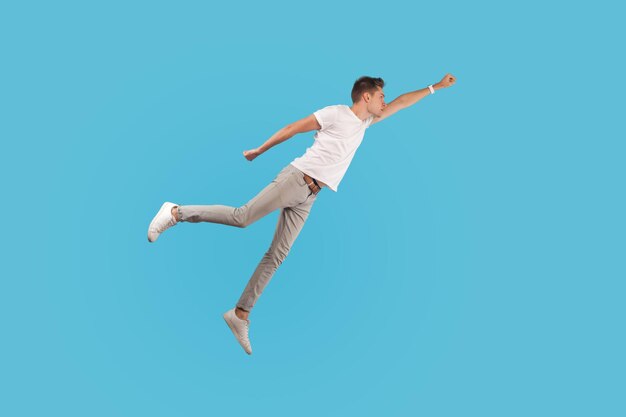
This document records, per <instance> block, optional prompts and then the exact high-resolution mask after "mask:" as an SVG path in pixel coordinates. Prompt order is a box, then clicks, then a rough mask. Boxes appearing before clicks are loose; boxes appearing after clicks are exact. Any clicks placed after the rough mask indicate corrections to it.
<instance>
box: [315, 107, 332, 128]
mask: <svg viewBox="0 0 626 417" xmlns="http://www.w3.org/2000/svg"><path fill="white" fill-rule="evenodd" d="M313 115H314V116H315V118H316V119H317V122H318V123H319V124H320V126H321V127H322V128H321V129H320V130H324V129H327V128H329V127H330V126H332V124H333V122H334V121H335V118H336V115H337V108H336V107H335V106H327V107H324V108H323V109H320V110H318V111H316V112H313Z"/></svg>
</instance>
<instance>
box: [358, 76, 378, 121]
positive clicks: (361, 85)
mask: <svg viewBox="0 0 626 417" xmlns="http://www.w3.org/2000/svg"><path fill="white" fill-rule="evenodd" d="M384 86H385V81H383V79H382V78H373V77H367V76H364V77H361V78H359V79H358V80H356V81H355V83H354V86H353V87H352V103H354V104H358V103H361V104H360V105H361V106H365V107H366V108H367V111H368V112H369V113H371V114H374V115H376V116H380V114H381V113H382V111H383V109H384V108H385V106H386V104H385V93H384V92H383V87H384Z"/></svg>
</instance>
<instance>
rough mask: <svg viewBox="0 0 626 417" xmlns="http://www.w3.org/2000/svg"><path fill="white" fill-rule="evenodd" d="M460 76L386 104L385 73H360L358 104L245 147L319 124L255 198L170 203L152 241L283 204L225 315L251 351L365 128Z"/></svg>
mask: <svg viewBox="0 0 626 417" xmlns="http://www.w3.org/2000/svg"><path fill="white" fill-rule="evenodd" d="M455 82H456V78H455V77H454V76H453V75H452V74H446V76H445V77H443V79H442V80H441V81H440V82H438V83H436V84H434V85H429V86H428V87H427V88H423V89H421V90H416V91H413V92H410V93H406V94H402V95H401V96H399V97H398V98H396V99H395V100H393V101H392V102H391V103H389V104H388V105H387V104H385V94H384V92H383V87H384V85H385V82H384V81H383V80H382V78H372V77H361V78H359V79H358V80H356V82H355V83H354V86H353V87H352V107H348V106H347V105H342V104H340V105H333V106H327V107H324V108H322V109H320V110H318V111H316V112H314V113H313V114H311V115H310V116H308V117H305V118H304V119H302V120H299V121H297V122H295V123H292V124H290V125H287V126H286V127H284V128H282V129H280V130H279V131H278V132H276V133H275V134H274V135H273V136H272V137H271V138H269V139H268V140H267V141H266V142H265V143H264V144H263V145H261V146H260V147H259V148H256V149H251V150H248V151H244V153H243V155H244V157H245V158H246V159H247V160H249V161H252V160H254V159H255V158H256V157H258V156H259V155H261V154H262V153H263V152H265V151H267V150H268V149H270V148H271V147H272V146H274V145H277V144H279V143H281V142H284V141H285V140H287V139H289V138H291V137H293V136H294V135H296V134H298V133H303V132H309V131H312V130H316V131H317V133H316V134H315V136H314V137H315V142H314V143H313V145H312V146H311V147H310V148H308V149H307V150H306V152H305V154H304V155H303V156H301V157H300V158H296V159H294V160H293V161H292V162H291V163H290V164H289V165H287V166H286V167H285V168H284V169H283V170H282V171H280V172H279V173H278V175H277V176H276V178H274V180H273V181H272V182H271V183H270V184H269V185H268V186H266V187H265V188H264V189H263V190H261V192H260V193H259V194H257V196H256V197H254V198H253V199H252V200H250V201H249V202H248V203H247V204H245V205H244V206H241V207H229V206H222V205H210V206H179V205H178V204H175V203H171V202H165V203H164V204H163V205H162V206H161V209H160V210H159V212H158V213H157V215H156V216H155V217H154V219H153V220H152V222H151V223H150V227H149V228H148V240H149V241H150V242H154V241H156V240H157V239H158V237H159V235H160V234H161V233H162V232H163V231H165V230H166V229H168V228H169V227H171V226H174V225H176V224H178V223H179V222H192V223H198V222H211V223H220V224H226V225H230V226H236V227H246V226H248V225H250V224H252V223H254V222H255V221H257V220H258V219H260V218H261V217H263V216H265V215H267V214H269V213H271V212H273V211H274V210H277V209H280V216H279V218H278V225H277V226H276V231H275V233H274V239H273V240H272V244H271V245H270V247H269V249H268V250H267V252H266V253H265V255H263V258H262V259H261V262H260V263H259V265H258V266H257V268H256V270H255V271H254V273H253V274H252V277H251V278H250V280H249V281H248V284H247V286H246V288H245V289H244V291H243V293H242V295H241V297H240V298H239V301H238V302H237V305H236V306H235V308H233V309H231V310H229V311H227V312H226V313H224V320H225V321H226V323H227V324H228V326H229V327H230V329H231V331H232V332H233V334H234V335H235V337H236V338H237V341H238V342H239V344H240V345H241V346H242V347H243V349H244V350H245V351H246V353H248V354H252V347H251V346H250V339H249V334H248V331H249V327H250V320H249V319H248V315H249V313H250V311H251V310H252V308H253V306H254V305H255V303H256V301H257V299H258V298H259V297H260V295H261V293H262V292H263V289H264V288H265V286H266V285H267V284H268V282H269V281H270V279H271V278H272V276H273V275H274V272H276V270H277V269H278V267H279V266H280V264H281V263H282V262H283V261H284V260H285V257H286V256H287V254H288V253H289V250H290V248H291V246H292V245H293V242H294V241H295V240H296V237H297V236H298V234H299V233H300V230H301V229H302V226H304V223H305V221H306V219H307V217H308V216H309V213H310V211H311V207H312V206H313V203H315V200H316V199H317V195H318V193H319V192H320V190H321V189H322V188H325V187H328V188H330V189H331V190H333V191H335V192H336V191H337V188H338V186H339V183H340V182H341V179H342V178H343V176H344V175H345V173H346V171H347V169H348V166H349V165H350V162H351V161H352V158H353V157H354V154H355V152H356V150H357V148H358V147H359V145H360V144H361V141H362V140H363V135H364V134H365V129H367V128H368V127H370V126H371V125H373V124H374V123H378V122H380V121H381V120H384V119H386V118H387V117H389V116H391V115H392V114H394V113H396V112H397V111H398V110H401V109H404V108H406V107H409V106H412V105H413V104H415V103H417V102H418V101H419V100H421V99H423V98H424V97H426V96H427V95H429V94H434V93H435V90H439V89H441V88H446V87H450V86H452V85H453V84H454V83H455Z"/></svg>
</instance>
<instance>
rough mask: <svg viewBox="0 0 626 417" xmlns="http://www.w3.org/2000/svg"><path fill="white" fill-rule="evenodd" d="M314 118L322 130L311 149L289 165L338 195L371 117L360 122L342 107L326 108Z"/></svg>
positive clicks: (343, 105)
mask: <svg viewBox="0 0 626 417" xmlns="http://www.w3.org/2000/svg"><path fill="white" fill-rule="evenodd" d="M313 114H314V115H315V118H316V119H317V121H318V122H319V124H320V126H321V127H322V128H321V129H320V130H318V131H317V133H315V136H314V138H315V142H313V145H312V146H311V147H310V148H307V150H306V152H305V153H304V155H302V156H301V157H299V158H296V159H294V160H293V161H292V162H291V165H293V166H295V167H296V168H298V169H299V170H300V171H302V172H304V173H305V174H307V175H309V176H311V177H313V178H315V179H316V180H320V181H322V182H323V183H325V184H326V185H328V187H329V188H330V189H331V190H333V191H335V192H337V188H338V187H339V183H340V182H341V179H342V178H343V176H344V175H345V173H346V171H347V170H348V166H350V162H352V158H353V157H354V154H355V153H356V150H357V148H358V147H359V145H360V144H361V141H362V140H363V135H364V134H365V129H367V128H368V127H369V126H370V124H371V123H372V120H374V116H370V117H368V118H367V119H365V120H361V119H359V118H358V117H356V114H354V113H353V112H352V110H351V109H350V107H349V106H347V105H345V104H337V105H334V106H327V107H324V108H323V109H320V110H318V111H316V112H314V113H313Z"/></svg>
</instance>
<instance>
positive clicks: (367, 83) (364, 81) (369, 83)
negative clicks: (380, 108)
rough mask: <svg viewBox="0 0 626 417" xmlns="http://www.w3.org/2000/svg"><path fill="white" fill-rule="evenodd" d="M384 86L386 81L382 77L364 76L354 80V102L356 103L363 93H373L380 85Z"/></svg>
mask: <svg viewBox="0 0 626 417" xmlns="http://www.w3.org/2000/svg"><path fill="white" fill-rule="evenodd" d="M384 86H385V82H384V81H383V79H382V78H372V77H367V76H363V77H361V78H359V79H358V80H356V81H355V82H354V86H353V87H352V102H353V103H356V102H357V101H359V100H360V99H361V95H362V94H363V93H365V92H368V93H371V92H372V91H373V90H376V89H377V88H378V87H380V88H383V87H384Z"/></svg>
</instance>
